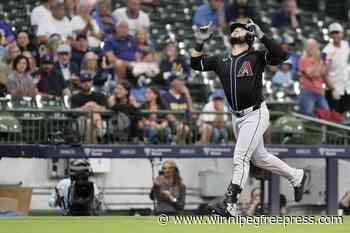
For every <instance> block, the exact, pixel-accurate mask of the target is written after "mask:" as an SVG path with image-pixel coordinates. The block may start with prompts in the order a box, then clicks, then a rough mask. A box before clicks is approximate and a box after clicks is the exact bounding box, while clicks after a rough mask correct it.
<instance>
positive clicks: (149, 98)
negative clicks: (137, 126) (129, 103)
mask: <svg viewBox="0 0 350 233" xmlns="http://www.w3.org/2000/svg"><path fill="white" fill-rule="evenodd" d="M140 109H142V110H147V111H149V113H148V114H147V115H145V117H144V118H143V120H142V126H143V133H144V139H146V140H147V143H149V144H159V143H160V142H163V143H166V144H169V143H170V140H171V130H170V128H169V125H168V122H167V120H166V119H165V116H164V115H160V114H157V111H159V110H165V107H164V106H163V104H162V102H161V99H160V94H159V90H158V89H157V88H156V87H154V86H151V87H148V88H147V89H146V91H145V102H144V104H142V105H141V107H140Z"/></svg>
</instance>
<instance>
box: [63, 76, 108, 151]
mask: <svg viewBox="0 0 350 233" xmlns="http://www.w3.org/2000/svg"><path fill="white" fill-rule="evenodd" d="M93 81H94V77H93V76H92V75H91V74H89V73H82V74H80V92H78V93H77V94H75V95H73V96H72V98H71V101H70V102H71V108H73V109H74V108H79V109H82V110H84V111H88V112H94V111H97V112H98V111H104V110H105V109H106V107H107V97H106V96H105V95H104V94H102V93H99V92H95V91H93V89H92V87H93ZM86 125H87V126H86V130H84V133H85V140H87V141H88V143H93V144H96V143H97V140H98V138H100V137H102V117H101V114H100V113H93V117H92V119H91V120H90V119H87V123H86Z"/></svg>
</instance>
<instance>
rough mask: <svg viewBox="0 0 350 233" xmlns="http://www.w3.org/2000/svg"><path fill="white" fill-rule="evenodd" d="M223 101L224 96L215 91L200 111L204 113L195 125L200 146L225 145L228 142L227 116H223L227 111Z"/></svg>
mask: <svg viewBox="0 0 350 233" xmlns="http://www.w3.org/2000/svg"><path fill="white" fill-rule="evenodd" d="M224 99H225V96H224V94H223V93H222V92H220V91H217V92H215V93H214V94H213V95H212V96H211V100H209V102H208V103H206V104H205V105H204V107H203V109H202V112H204V113H203V114H201V115H200V116H199V119H198V123H197V124H198V125H199V132H200V134H201V138H200V141H199V143H200V144H209V143H213V144H220V143H225V144H226V143H227V142H228V130H227V128H226V123H225V122H227V120H228V115H227V114H224V112H227V111H228V109H227V107H226V106H225V102H224ZM210 113H213V114H210ZM217 113H218V114H217ZM220 113H223V114H220Z"/></svg>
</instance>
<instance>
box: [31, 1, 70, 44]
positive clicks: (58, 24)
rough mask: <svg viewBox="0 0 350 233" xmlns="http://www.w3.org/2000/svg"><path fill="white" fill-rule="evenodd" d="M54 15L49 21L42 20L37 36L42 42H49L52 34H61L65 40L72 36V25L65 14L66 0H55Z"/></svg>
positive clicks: (52, 8)
mask: <svg viewBox="0 0 350 233" xmlns="http://www.w3.org/2000/svg"><path fill="white" fill-rule="evenodd" d="M51 13H52V16H51V17H49V19H48V20H47V21H43V20H40V24H39V27H38V31H37V36H38V37H39V41H40V42H47V40H48V38H49V37H50V36H51V35H52V34H59V35H60V36H61V39H62V40H63V41H67V40H68V39H70V38H71V37H72V25H71V22H70V21H69V19H68V18H67V17H66V16H65V10H64V0H53V2H52V7H51Z"/></svg>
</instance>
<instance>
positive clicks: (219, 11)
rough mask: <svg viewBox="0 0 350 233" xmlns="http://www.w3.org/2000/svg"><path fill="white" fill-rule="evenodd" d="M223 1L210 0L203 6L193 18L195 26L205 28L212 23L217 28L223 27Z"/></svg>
mask: <svg viewBox="0 0 350 233" xmlns="http://www.w3.org/2000/svg"><path fill="white" fill-rule="evenodd" d="M223 6H224V1H223V0H209V2H208V3H206V4H203V5H201V6H200V7H199V8H198V9H197V11H196V13H195V14H194V16H193V25H197V26H204V25H208V24H209V23H212V24H213V25H214V26H215V27H216V28H219V27H220V25H221V19H224V17H225V16H224V11H223Z"/></svg>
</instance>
